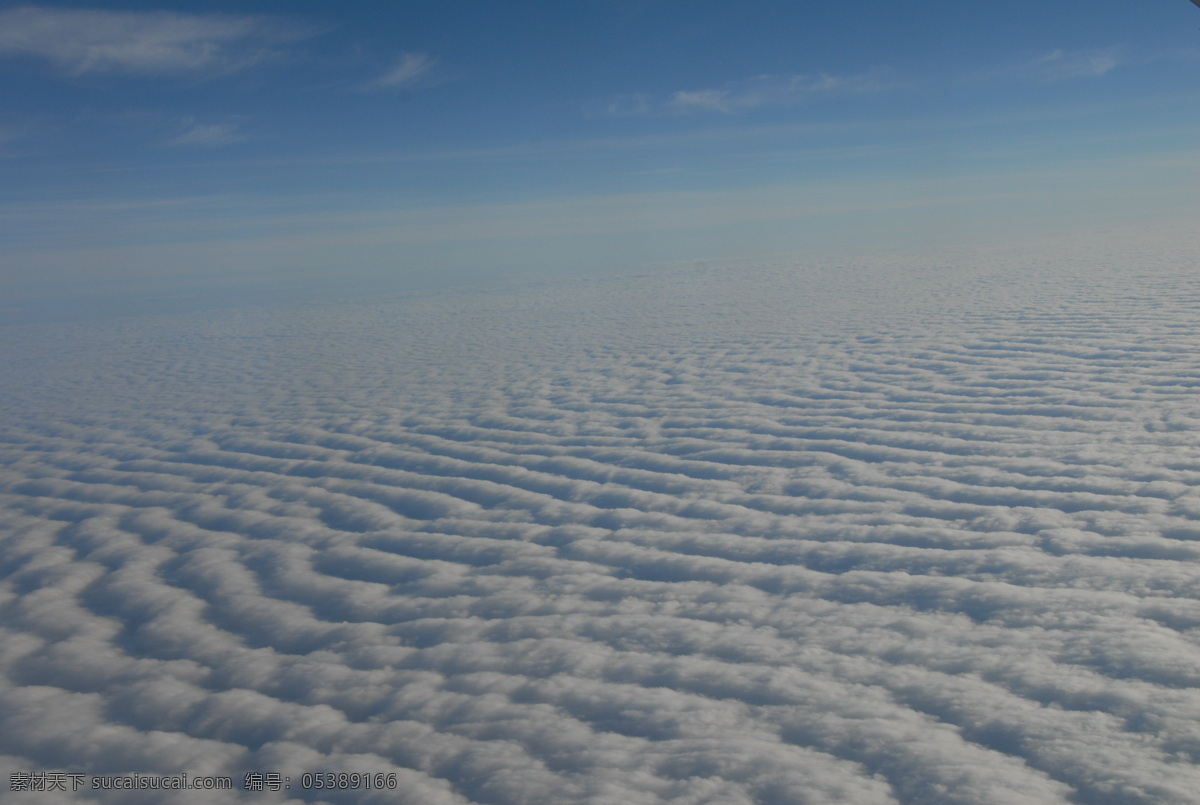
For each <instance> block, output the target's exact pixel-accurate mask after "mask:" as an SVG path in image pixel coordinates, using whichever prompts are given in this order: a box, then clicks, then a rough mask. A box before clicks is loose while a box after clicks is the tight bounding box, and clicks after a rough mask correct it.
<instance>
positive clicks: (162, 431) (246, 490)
mask: <svg viewBox="0 0 1200 805" xmlns="http://www.w3.org/2000/svg"><path fill="white" fill-rule="evenodd" d="M1185 242H1186V243H1187V244H1191V245H1190V248H1191V249H1192V251H1190V252H1186V253H1185V252H1183V251H1182V250H1180V251H1176V252H1172V251H1171V250H1170V249H1168V248H1167V247H1166V246H1164V245H1163V244H1162V242H1161V240H1160V242H1159V243H1158V244H1156V245H1150V246H1146V245H1144V244H1135V245H1134V246H1130V247H1129V248H1124V249H1123V248H1119V247H1118V246H1114V245H1113V244H1112V243H1107V244H1103V243H1093V244H1091V245H1090V246H1088V247H1086V248H1084V247H1081V246H1078V245H1077V244H1072V245H1069V248H1067V249H1065V250H1062V251H1059V252H1056V251H1054V250H1053V249H1051V248H1048V247H1046V245H1045V244H1039V246H1038V247H1037V248H1032V247H1030V248H1029V249H1028V251H1027V252H1024V253H1019V252H1014V253H1012V254H1009V255H1008V256H1006V257H1003V258H1001V257H997V256H989V257H986V258H984V257H980V254H979V252H977V251H974V252H973V251H966V250H964V251H963V252H961V253H957V254H955V253H947V254H942V255H939V256H937V257H936V258H934V257H931V256H929V255H925V256H922V257H919V258H904V257H900V256H894V255H893V256H888V257H886V258H877V259H857V260H855V261H854V262H852V263H845V264H833V263H823V264H800V263H796V262H783V261H781V260H773V261H764V262H759V263H747V262H745V261H738V262H731V263H729V264H727V265H720V264H717V263H710V264H708V265H706V266H703V267H695V266H688V267H680V266H674V267H663V268H660V269H658V270H654V271H644V272H641V273H642V274H643V276H637V277H633V276H619V275H615V276H614V275H610V276H607V277H599V276H593V277H588V278H587V279H574V280H562V279H559V280H554V281H545V280H541V281H539V280H533V279H523V280H514V281H512V282H511V283H508V284H500V283H494V284H492V285H490V286H488V287H487V288H486V289H481V288H479V287H460V288H452V289H446V290H442V291H439V292H428V293H417V294H414V293H404V294H399V295H397V296H396V297H394V298H386V297H382V296H380V297H379V298H376V299H373V300H371V301H360V302H339V303H330V302H326V303H324V304H304V305H298V306H295V307H291V308H287V307H283V306H273V307H271V308H270V309H268V308H266V307H263V308H251V309H238V310H227V311H222V312H213V311H204V312H201V313H198V314H187V315H181V316H173V317H152V316H142V317H129V318H126V319H123V320H120V321H116V322H93V323H80V324H74V325H24V326H17V325H12V324H5V325H3V326H4V327H5V333H6V344H7V345H8V347H9V348H8V349H6V350H5V351H4V352H3V353H0V386H2V389H0V390H2V391H3V393H4V397H5V401H6V405H5V409H4V414H3V419H2V420H0V536H2V537H3V539H0V568H2V569H3V575H2V576H0V624H3V626H2V627H0V631H2V632H3V634H0V771H2V772H11V771H19V770H27V769H35V770H38V769H57V768H65V769H71V770H76V771H80V772H82V773H85V774H100V773H112V774H117V773H130V772H134V771H137V772H143V773H170V772H173V771H178V770H182V769H186V770H188V771H189V773H191V774H193V775H195V774H230V775H233V776H234V777H235V779H238V780H239V781H240V779H241V777H240V776H241V774H242V773H243V772H244V771H246V770H250V769H271V770H278V771H280V772H282V773H284V774H289V775H291V776H292V778H293V781H295V780H296V779H297V777H298V775H300V774H302V773H304V772H306V771H314V770H331V771H335V772H337V771H346V772H352V771H360V772H361V771H372V772H375V771H378V772H383V773H395V774H396V775H397V781H398V785H399V786H400V787H399V788H398V789H397V791H395V792H391V791H388V792H381V793H380V794H379V795H375V794H370V795H363V794H362V792H354V794H353V795H350V794H347V795H346V796H345V797H343V798H342V799H338V798H337V797H336V795H330V796H329V797H328V799H329V800H330V801H333V802H358V801H380V802H383V801H387V802H392V801H400V802H433V803H453V805H466V804H467V803H472V802H489V803H514V802H530V803H551V802H554V803H557V802H563V801H570V802H614V801H620V802H631V803H646V805H654V804H655V803H665V802H672V803H676V802H684V803H704V802H731V803H755V802H793V801H794V802H816V803H835V802H836V803H850V804H851V805H897V804H898V803H901V802H921V803H931V804H932V805H950V803H955V804H956V805H963V804H964V803H967V804H970V805H1000V803H1015V802H1037V803H1047V804H1048V805H1055V804H1062V805H1065V803H1068V802H1106V801H1107V802H1117V801H1119V802H1122V803H1125V802H1129V803H1139V804H1140V805H1161V803H1168V802H1170V803H1174V802H1178V803H1187V802H1191V801H1194V799H1195V796H1194V792H1195V791H1196V790H1197V786H1200V773H1198V772H1197V767H1196V760H1197V759H1198V758H1200V742H1198V741H1197V736H1196V729H1195V725H1196V723H1197V721H1198V719H1200V673H1198V672H1197V669H1198V668H1200V647H1198V646H1197V642H1196V640H1195V634H1194V632H1195V629H1196V626H1197V624H1200V603H1198V601H1197V598H1196V590H1197V588H1198V585H1200V564H1198V562H1200V545H1198V543H1197V540H1196V529H1195V518H1196V516H1197V513H1200V495H1197V494H1196V493H1195V490H1196V485H1197V480H1198V479H1200V461H1198V459H1197V449H1198V448H1200V440H1197V438H1196V437H1195V434H1196V433H1197V432H1198V431H1197V425H1198V423H1200V411H1198V410H1197V408H1196V406H1195V405H1194V403H1193V402H1192V397H1193V392H1194V384H1195V381H1194V379H1193V378H1194V375H1195V371H1194V370H1195V365H1194V364H1195V357H1194V356H1195V352H1194V345H1193V343H1192V340H1193V339H1192V333H1193V328H1192V327H1191V322H1192V319H1193V318H1194V311H1195V305H1196V298H1195V296H1196V294H1195V293H1193V292H1190V291H1188V290H1187V289H1188V288H1190V287H1191V286H1190V284H1189V283H1190V278H1191V276H1192V272H1193V270H1194V265H1195V258H1196V255H1195V248H1196V247H1195V246H1194V244H1193V243H1192V241H1191V240H1190V239H1189V240H1186V241H1185ZM118 793H120V792H114V793H113V794H112V795H111V796H109V795H107V794H104V793H103V792H92V791H87V792H81V793H80V795H79V796H78V797H77V799H78V800H79V801H100V802H114V803H115V802H118V801H120V802H126V801H135V802H136V801H138V800H130V799H128V798H122V797H120V796H118ZM335 794H336V792H335ZM371 796H374V797H375V798H374V800H372V799H370V797H371ZM31 798H32V795H31ZM261 798H262V795H255V794H250V793H242V792H240V791H239V792H235V793H234V794H232V795H230V796H228V797H225V798H224V799H221V798H214V800H213V801H217V802H239V801H252V800H257V799H261ZM198 800H199V798H198V797H197V799H196V801H198ZM141 801H146V802H149V801H153V800H152V799H151V798H149V797H147V798H146V799H145V800H141ZM205 801H208V800H205Z"/></svg>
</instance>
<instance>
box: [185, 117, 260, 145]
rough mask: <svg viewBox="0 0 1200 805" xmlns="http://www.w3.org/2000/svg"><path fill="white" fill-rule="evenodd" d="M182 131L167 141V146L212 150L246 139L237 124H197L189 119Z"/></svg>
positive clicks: (186, 120)
mask: <svg viewBox="0 0 1200 805" xmlns="http://www.w3.org/2000/svg"><path fill="white" fill-rule="evenodd" d="M183 125H184V129H183V131H181V132H180V133H179V134H177V135H175V136H174V137H172V138H171V139H169V140H167V145H171V146H186V147H194V148H213V147H216V146H221V145H232V144H233V143H240V142H243V141H245V140H246V139H247V137H246V135H245V134H244V133H243V132H242V131H241V130H240V129H241V127H240V125H239V124H237V123H231V122H223V123H197V122H196V121H194V120H192V119H191V118H187V119H185V120H184V121H183Z"/></svg>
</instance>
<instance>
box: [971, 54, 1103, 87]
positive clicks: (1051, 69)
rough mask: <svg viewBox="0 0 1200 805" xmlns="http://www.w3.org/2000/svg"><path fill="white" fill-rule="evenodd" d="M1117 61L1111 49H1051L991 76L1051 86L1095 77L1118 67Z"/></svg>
mask: <svg viewBox="0 0 1200 805" xmlns="http://www.w3.org/2000/svg"><path fill="white" fill-rule="evenodd" d="M1121 61H1122V59H1121V56H1120V54H1119V52H1118V51H1117V50H1115V49H1108V50H1090V51H1064V50H1054V51H1051V52H1050V53H1047V54H1045V55H1044V56H1039V57H1037V58H1034V59H1030V60H1029V61H1026V62H1023V63H1021V64H1017V65H1014V66H1011V67H1008V68H1004V69H1001V70H998V71H996V72H995V73H994V75H999V76H1013V77H1018V78H1024V79H1026V80H1031V81H1039V82H1043V83H1053V82H1057V81H1069V80H1072V79H1077V78H1097V77H1099V76H1102V75H1105V74H1107V73H1109V72H1110V71H1112V70H1113V69H1115V68H1116V67H1118V66H1120V64H1121Z"/></svg>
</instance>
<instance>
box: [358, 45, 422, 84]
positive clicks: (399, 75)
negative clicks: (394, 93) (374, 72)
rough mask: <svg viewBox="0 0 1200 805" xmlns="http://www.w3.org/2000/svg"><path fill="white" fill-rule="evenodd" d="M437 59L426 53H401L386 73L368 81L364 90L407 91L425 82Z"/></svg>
mask: <svg viewBox="0 0 1200 805" xmlns="http://www.w3.org/2000/svg"><path fill="white" fill-rule="evenodd" d="M436 64H437V59H435V58H433V57H432V56H430V55H428V54H426V53H403V54H401V56H400V59H399V60H398V61H397V62H396V63H395V64H394V65H393V66H392V68H391V69H389V70H388V71H387V72H386V73H384V74H383V75H381V76H379V77H378V78H376V79H374V80H373V81H369V82H368V83H367V84H366V85H364V86H363V89H365V90H378V89H408V88H411V87H413V86H414V85H415V84H417V83H418V82H421V81H424V80H427V79H428V78H429V74H430V71H431V70H432V69H433V67H434V66H435V65H436Z"/></svg>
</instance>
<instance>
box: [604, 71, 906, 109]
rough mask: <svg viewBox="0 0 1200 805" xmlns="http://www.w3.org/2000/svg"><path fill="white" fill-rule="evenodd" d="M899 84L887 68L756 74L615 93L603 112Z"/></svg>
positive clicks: (744, 102) (769, 101)
mask: <svg viewBox="0 0 1200 805" xmlns="http://www.w3.org/2000/svg"><path fill="white" fill-rule="evenodd" d="M898 86H900V84H899V82H897V80H896V79H895V78H894V76H892V74H891V72H890V71H889V70H885V69H875V70H869V71H867V72H864V73H859V74H857V75H853V76H832V75H828V74H826V73H819V74H817V75H793V76H784V75H760V76H754V77H753V78H748V79H744V80H741V81H731V82H728V83H726V84H723V85H721V86H719V87H707V88H703V89H694V90H679V91H677V92H674V93H671V94H670V95H669V96H667V97H665V98H655V97H653V96H652V95H650V94H648V93H630V94H624V95H618V96H617V97H616V98H614V99H612V100H611V101H609V102H608V103H607V104H605V105H604V107H603V109H604V111H605V113H607V114H609V115H612V116H615V117H630V116H635V115H647V114H654V113H664V112H668V113H675V114H679V113H695V112H720V113H723V114H734V113H738V112H747V111H751V110H754V109H762V108H770V107H780V106H791V105H793V104H797V103H801V102H803V101H805V100H807V99H809V98H812V97H815V96H820V95H833V94H851V93H867V92H883V91H885V90H889V89H894V88H896V87H898Z"/></svg>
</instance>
